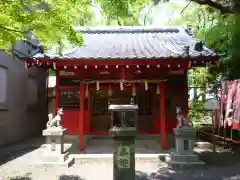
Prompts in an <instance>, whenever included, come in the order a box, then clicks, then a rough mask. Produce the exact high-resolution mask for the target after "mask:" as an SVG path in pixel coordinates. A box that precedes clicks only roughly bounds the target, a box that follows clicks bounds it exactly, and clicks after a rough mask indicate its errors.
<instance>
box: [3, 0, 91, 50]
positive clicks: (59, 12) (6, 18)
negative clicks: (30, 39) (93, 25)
mask: <svg viewBox="0 0 240 180" xmlns="http://www.w3.org/2000/svg"><path fill="white" fill-rule="evenodd" d="M40 2H41V1H40V0H27V1H26V0H20V1H0V8H1V14H0V48H3V49H8V48H9V47H10V45H11V43H14V42H15V41H16V39H22V38H24V34H23V32H24V31H26V30H32V31H33V33H34V35H35V36H36V37H37V38H38V39H39V40H40V42H41V44H42V45H44V46H45V47H50V46H53V45H56V44H58V43H59V42H64V41H66V40H67V41H69V42H70V43H72V44H73V45H81V44H82V42H83V40H82V37H81V34H80V33H78V32H76V31H75V30H74V29H73V27H75V26H78V25H79V22H80V21H81V22H82V24H83V25H84V24H85V23H87V21H90V20H91V18H92V16H93V11H91V2H90V1H89V0H54V1H52V0H46V1H45V2H46V3H47V4H48V9H47V10H46V11H43V10H41V9H40V10H36V11H35V12H34V13H29V12H28V13H26V12H25V13H24V11H23V9H24V8H25V9H26V8H27V9H29V8H30V9H31V8H32V7H36V5H37V4H39V3H40ZM22 3H24V7H23V5H22ZM32 9H33V8H32Z"/></svg>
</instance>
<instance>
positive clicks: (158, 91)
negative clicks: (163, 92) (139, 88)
mask: <svg viewBox="0 0 240 180" xmlns="http://www.w3.org/2000/svg"><path fill="white" fill-rule="evenodd" d="M156 94H157V95H159V94H160V88H159V83H157V91H156Z"/></svg>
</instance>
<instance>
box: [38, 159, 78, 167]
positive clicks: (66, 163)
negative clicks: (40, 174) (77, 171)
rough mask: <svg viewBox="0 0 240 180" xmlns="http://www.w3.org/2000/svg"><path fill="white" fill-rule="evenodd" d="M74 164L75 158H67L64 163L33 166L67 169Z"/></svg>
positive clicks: (44, 163)
mask: <svg viewBox="0 0 240 180" xmlns="http://www.w3.org/2000/svg"><path fill="white" fill-rule="evenodd" d="M74 163H75V158H74V157H73V156H69V157H68V159H67V160H66V161H64V162H44V161H41V162H38V163H36V164H35V166H36V167H43V166H44V167H64V168H68V167H70V166H72V165H73V164H74Z"/></svg>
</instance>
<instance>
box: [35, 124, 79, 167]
mask: <svg viewBox="0 0 240 180" xmlns="http://www.w3.org/2000/svg"><path fill="white" fill-rule="evenodd" d="M65 131H66V129H63V128H49V129H45V130H43V136H46V148H45V150H44V152H43V153H42V155H41V157H40V159H41V162H40V163H39V164H42V165H59V166H66V167H69V166H71V165H72V164H73V163H74V158H73V157H69V153H68V152H67V150H64V133H65Z"/></svg>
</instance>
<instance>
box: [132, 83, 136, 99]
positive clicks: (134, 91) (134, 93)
mask: <svg viewBox="0 0 240 180" xmlns="http://www.w3.org/2000/svg"><path fill="white" fill-rule="evenodd" d="M132 96H136V87H135V83H133V85H132Z"/></svg>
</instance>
